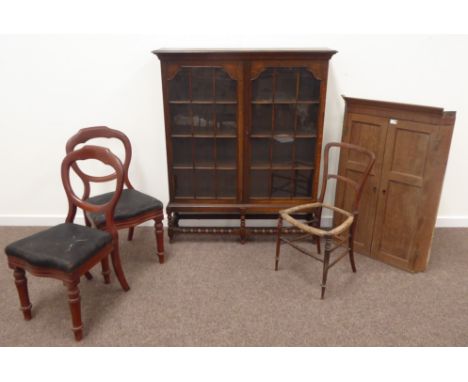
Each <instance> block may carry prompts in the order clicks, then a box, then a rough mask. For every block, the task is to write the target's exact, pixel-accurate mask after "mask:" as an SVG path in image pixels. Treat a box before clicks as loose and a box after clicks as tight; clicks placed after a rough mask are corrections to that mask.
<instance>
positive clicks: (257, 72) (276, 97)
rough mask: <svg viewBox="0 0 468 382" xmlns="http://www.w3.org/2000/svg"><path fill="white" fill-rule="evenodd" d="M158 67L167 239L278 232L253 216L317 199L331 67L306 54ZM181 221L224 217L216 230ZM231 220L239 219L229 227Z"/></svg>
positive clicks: (191, 58) (261, 53) (167, 58)
mask: <svg viewBox="0 0 468 382" xmlns="http://www.w3.org/2000/svg"><path fill="white" fill-rule="evenodd" d="M153 53H154V54H156V55H157V56H158V58H159V59H160V61H161V75H162V88H163V99H164V118H165V126H166V147H167V163H168V175H169V195H170V201H169V204H168V206H167V214H168V233H169V237H170V239H172V238H173V236H174V234H175V233H178V232H182V233H183V232H187V233H229V234H236V235H239V237H240V240H241V242H244V241H245V239H246V237H247V236H248V235H251V234H266V233H275V231H276V230H275V229H274V228H271V227H258V226H257V227H255V226H252V225H251V224H249V221H250V219H263V218H264V219H268V218H276V217H277V214H278V211H279V210H280V209H284V208H288V207H292V206H294V205H298V204H302V203H308V202H311V201H312V200H314V199H315V198H316V194H317V183H318V176H319V171H320V157H321V147H322V130H323V119H324V113H325V98H326V91H327V75H328V63H329V60H330V58H331V57H332V56H333V55H334V54H335V53H336V51H334V50H327V49H321V50H318V49H308V50H304V49H302V50H171V49H161V50H156V51H154V52H153ZM182 219H222V220H218V222H220V223H221V224H213V225H214V226H212V227H200V226H190V224H188V222H185V223H184V224H179V221H181V220H182ZM227 219H239V224H238V226H235V227H233V226H232V225H231V226H229V225H228V224H226V223H223V222H226V221H227Z"/></svg>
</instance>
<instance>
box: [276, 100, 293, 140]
mask: <svg viewBox="0 0 468 382" xmlns="http://www.w3.org/2000/svg"><path fill="white" fill-rule="evenodd" d="M295 106H296V105H275V134H277V133H290V134H292V133H293V132H294V114H295V110H294V108H295Z"/></svg>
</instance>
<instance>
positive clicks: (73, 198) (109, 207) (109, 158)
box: [61, 145, 125, 235]
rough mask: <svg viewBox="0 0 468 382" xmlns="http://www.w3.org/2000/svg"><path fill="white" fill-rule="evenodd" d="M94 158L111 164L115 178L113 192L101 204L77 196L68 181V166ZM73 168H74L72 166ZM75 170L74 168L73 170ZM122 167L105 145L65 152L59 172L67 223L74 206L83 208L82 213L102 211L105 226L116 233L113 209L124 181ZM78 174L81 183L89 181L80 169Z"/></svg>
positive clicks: (73, 211)
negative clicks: (63, 192) (63, 190)
mask: <svg viewBox="0 0 468 382" xmlns="http://www.w3.org/2000/svg"><path fill="white" fill-rule="evenodd" d="M89 159H96V160H99V161H101V162H103V163H105V164H107V165H108V166H111V167H112V168H113V169H114V171H115V173H114V175H115V176H114V177H113V178H114V179H116V187H115V192H114V193H113V196H112V198H111V199H110V200H109V201H108V202H107V203H103V204H92V203H90V202H88V201H86V200H83V198H79V197H78V196H77V195H76V194H75V192H74V191H73V188H72V186H71V183H70V167H72V168H74V166H76V167H77V164H76V162H77V161H82V160H89ZM74 170H75V168H74ZM75 171H76V170H75ZM124 173H125V172H124V168H123V166H122V162H121V161H120V159H119V158H118V157H116V156H115V155H114V154H112V152H111V151H110V150H109V149H108V148H105V147H100V146H91V145H89V146H84V147H82V148H81V149H79V150H76V151H72V152H70V153H68V154H67V156H66V157H65V158H64V160H63V162H62V168H61V174H62V183H63V187H64V188H65V192H66V194H67V198H68V215H67V218H66V222H67V223H72V222H73V221H74V218H75V215H76V208H77V207H80V208H81V209H83V211H84V213H85V214H86V213H87V212H99V213H103V214H104V215H105V217H106V228H107V230H108V231H110V232H111V233H112V234H113V235H116V234H117V229H116V227H115V222H114V211H115V206H116V205H117V202H118V200H119V198H120V195H121V194H122V188H123V182H124ZM77 174H78V176H79V177H80V179H81V180H82V182H83V184H86V183H87V182H88V183H89V178H87V177H86V174H83V173H82V172H81V171H79V172H77Z"/></svg>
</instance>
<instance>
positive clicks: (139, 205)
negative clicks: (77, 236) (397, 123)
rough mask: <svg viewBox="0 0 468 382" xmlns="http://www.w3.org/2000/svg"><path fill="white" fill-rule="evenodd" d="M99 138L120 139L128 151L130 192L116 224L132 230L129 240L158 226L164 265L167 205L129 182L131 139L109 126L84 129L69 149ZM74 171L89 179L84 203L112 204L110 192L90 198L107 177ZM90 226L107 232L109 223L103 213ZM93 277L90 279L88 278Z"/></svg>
mask: <svg viewBox="0 0 468 382" xmlns="http://www.w3.org/2000/svg"><path fill="white" fill-rule="evenodd" d="M95 138H116V139H118V140H120V141H121V142H122V144H123V146H124V148H125V159H124V162H123V167H124V185H125V186H126V188H124V189H123V191H122V195H121V196H120V198H119V201H118V202H117V207H116V208H115V214H114V221H115V225H116V226H117V228H118V229H125V228H128V240H129V241H130V240H132V239H133V231H134V227H135V226H137V225H139V224H142V223H144V222H146V221H149V220H154V222H155V225H154V227H155V234H156V247H157V254H158V257H159V262H160V263H161V264H162V263H164V228H163V224H162V221H163V219H164V211H163V204H162V203H161V202H160V201H159V200H158V199H156V198H153V197H152V196H149V195H146V194H144V193H142V192H140V191H137V190H135V189H134V188H133V186H132V184H131V183H130V180H129V178H128V168H129V167H130V161H131V159H132V146H131V144H130V140H129V139H128V137H127V136H126V135H125V134H124V133H122V132H121V131H118V130H114V129H110V128H108V127H106V126H96V127H87V128H84V129H81V130H80V131H78V133H76V134H75V135H74V136H73V137H71V138H70V139H69V140H68V142H67V145H66V151H67V153H70V152H72V151H73V150H74V149H75V148H76V146H77V145H79V144H81V143H86V142H87V141H89V140H90V139H95ZM73 169H74V170H75V171H76V172H77V173H78V174H79V175H80V176H81V177H82V178H83V179H85V180H86V181H85V183H84V184H85V189H84V194H83V199H84V200H88V201H89V202H91V203H97V204H100V203H106V202H107V201H109V200H110V199H111V198H112V196H113V193H112V192H109V193H106V194H101V195H97V196H93V197H91V198H90V197H89V195H90V187H89V181H94V182H102V181H106V180H108V177H107V176H104V177H95V176H90V175H87V174H85V173H83V172H82V171H81V169H80V168H79V167H78V166H77V165H75V166H74V167H73ZM85 220H86V224H87V225H88V226H91V225H92V226H95V227H97V228H105V226H106V219H105V217H104V215H103V214H102V213H95V212H90V213H88V214H86V216H85ZM87 277H90V275H87Z"/></svg>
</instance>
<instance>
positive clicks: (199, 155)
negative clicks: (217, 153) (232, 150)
mask: <svg viewBox="0 0 468 382" xmlns="http://www.w3.org/2000/svg"><path fill="white" fill-rule="evenodd" d="M195 166H214V139H203V138H199V139H195Z"/></svg>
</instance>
